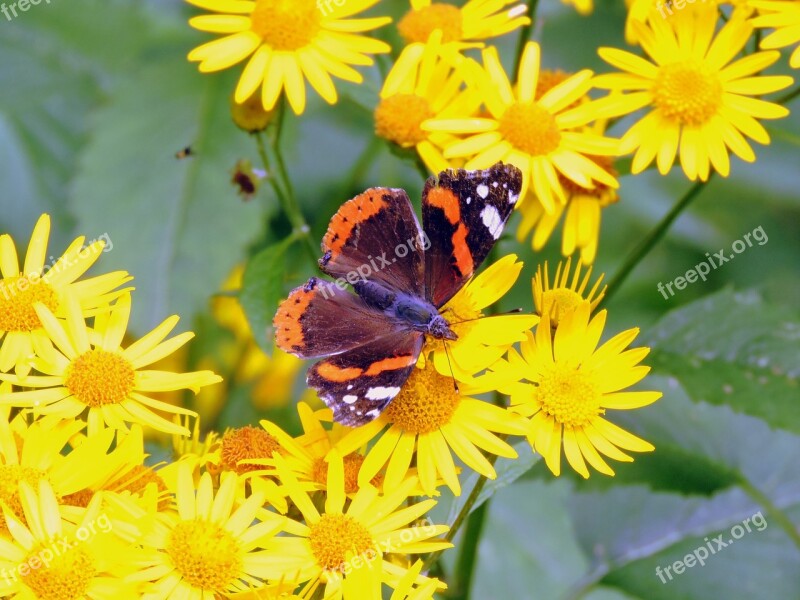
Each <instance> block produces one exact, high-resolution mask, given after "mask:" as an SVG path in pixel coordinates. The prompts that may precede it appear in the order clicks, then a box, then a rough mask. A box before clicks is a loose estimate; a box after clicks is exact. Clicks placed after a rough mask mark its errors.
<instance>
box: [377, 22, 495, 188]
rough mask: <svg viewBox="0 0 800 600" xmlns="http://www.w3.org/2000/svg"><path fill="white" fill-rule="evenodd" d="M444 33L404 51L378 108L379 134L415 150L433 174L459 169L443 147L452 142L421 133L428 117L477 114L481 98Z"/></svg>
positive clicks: (449, 137) (446, 137)
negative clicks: (444, 40)
mask: <svg viewBox="0 0 800 600" xmlns="http://www.w3.org/2000/svg"><path fill="white" fill-rule="evenodd" d="M441 41H442V33H441V31H439V30H437V31H435V32H434V33H433V34H431V38H430V40H428V41H427V43H414V44H410V45H409V46H406V47H405V48H404V49H403V51H402V52H401V54H400V56H399V57H398V59H397V62H395V64H394V66H393V67H392V70H391V71H389V74H388V75H387V76H386V81H385V82H384V84H383V87H382V88H381V92H380V102H379V103H378V106H377V108H376V109H375V134H376V135H377V136H378V137H381V138H383V139H386V140H388V141H389V142H392V143H394V144H397V145H398V146H400V147H401V148H414V149H416V151H417V153H418V154H419V156H420V158H421V159H422V161H423V162H424V163H425V165H426V166H427V167H428V169H429V170H430V171H431V172H432V173H439V172H441V171H445V170H447V169H448V168H454V167H458V166H460V165H458V164H454V163H452V162H449V161H447V160H445V158H444V157H443V156H442V151H441V149H442V147H444V146H445V145H446V144H448V143H450V142H451V141H452V140H453V139H454V137H453V136H452V135H448V134H446V133H440V132H428V131H424V130H423V129H422V128H421V125H422V123H423V122H424V121H426V120H427V119H430V118H448V117H455V116H465V115H467V116H468V115H474V114H477V112H478V109H479V108H480V106H481V104H482V102H483V99H482V97H481V94H480V93H479V92H478V90H477V88H476V87H475V84H474V82H472V81H471V79H470V78H469V77H468V73H467V70H466V69H465V68H464V63H465V61H464V59H463V57H461V56H460V55H457V54H454V53H452V52H446V51H444V50H443V48H442V45H441Z"/></svg>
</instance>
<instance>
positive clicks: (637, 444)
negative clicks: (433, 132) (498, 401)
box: [498, 302, 661, 477]
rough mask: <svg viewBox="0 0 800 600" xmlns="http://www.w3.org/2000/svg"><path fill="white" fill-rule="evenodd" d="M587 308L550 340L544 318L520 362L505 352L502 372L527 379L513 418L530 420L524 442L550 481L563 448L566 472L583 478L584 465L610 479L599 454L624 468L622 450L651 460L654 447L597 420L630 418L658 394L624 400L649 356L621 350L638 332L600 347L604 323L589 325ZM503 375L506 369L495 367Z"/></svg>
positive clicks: (602, 316) (514, 400) (515, 392)
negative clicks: (623, 413)
mask: <svg viewBox="0 0 800 600" xmlns="http://www.w3.org/2000/svg"><path fill="white" fill-rule="evenodd" d="M589 313H590V306H589V303H588V302H584V303H582V304H581V305H580V306H579V307H578V308H577V309H575V310H574V311H573V312H571V313H569V314H567V315H566V316H564V317H563V318H562V320H561V322H560V323H559V326H558V329H557V330H556V331H555V334H554V333H553V330H552V328H551V326H550V319H549V317H548V316H547V314H545V315H544V316H543V317H542V321H541V322H540V323H539V326H538V327H537V329H536V335H535V336H534V335H533V334H529V335H528V339H527V340H525V341H524V342H523V343H522V344H521V347H520V349H521V354H520V353H517V351H516V350H514V349H512V350H510V351H509V362H508V367H509V368H510V370H512V371H515V372H517V373H518V374H520V375H521V376H522V378H524V379H526V380H527V382H521V383H519V384H517V385H516V386H514V387H513V389H512V393H511V405H512V408H511V410H514V411H516V412H518V413H520V414H521V415H523V416H525V417H527V418H529V419H530V421H529V428H528V441H529V442H530V444H531V447H532V448H534V449H535V450H536V451H537V452H538V453H539V454H541V455H542V456H543V457H544V459H545V461H546V463H547V467H548V468H549V469H550V471H552V472H553V474H554V475H560V473H561V447H562V442H563V447H564V454H565V455H566V457H567V461H568V462H569V464H570V466H571V467H572V468H573V469H575V471H576V472H578V473H580V474H581V475H582V476H583V477H589V470H588V469H587V467H586V462H588V463H589V465H591V466H592V467H594V468H595V469H596V470H598V471H599V472H601V473H604V474H606V475H613V474H614V471H613V470H612V469H611V467H609V466H608V464H607V463H606V462H605V460H603V458H602V457H601V456H600V454H599V453H598V450H599V452H600V453H602V454H604V455H606V456H608V457H609V458H613V459H615V460H621V461H625V462H630V461H632V460H633V459H632V458H631V457H630V456H628V455H627V454H625V453H624V452H622V451H621V450H620V448H622V449H625V450H631V451H635V452H649V451H651V450H653V446H652V445H651V444H649V443H648V442H646V441H644V440H642V439H640V438H638V437H636V436H635V435H633V434H631V433H628V432H627V431H625V430H623V429H621V428H620V427H618V426H616V425H614V424H613V423H611V422H610V421H608V420H606V419H605V418H603V415H604V414H605V411H606V409H620V410H630V409H633V408H639V407H641V406H647V405H648V404H651V403H653V402H655V401H656V400H658V399H659V398H660V397H661V392H624V391H622V390H624V389H625V388H627V387H630V386H631V385H633V384H635V383H637V382H638V381H640V380H641V379H643V378H644V377H645V375H647V373H648V372H649V370H650V368H649V367H646V366H643V365H639V363H640V362H641V361H642V360H643V359H644V358H645V356H647V354H648V353H649V352H650V349H649V348H631V349H628V350H625V348H627V346H628V345H629V344H630V343H631V342H632V341H633V339H634V338H635V337H636V335H637V334H638V332H639V330H638V329H629V330H627V331H624V332H622V333H620V334H618V335H616V336H614V337H613V338H611V339H610V340H608V341H607V342H606V343H605V344H603V345H601V346H600V347H598V342H599V341H600V337H601V335H602V333H603V326H604V325H605V320H606V311H604V310H603V311H600V312H599V313H598V314H597V315H595V316H594V317H593V318H592V319H591V320H589ZM498 368H499V369H501V370H502V369H503V368H504V367H498Z"/></svg>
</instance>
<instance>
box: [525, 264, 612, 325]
mask: <svg viewBox="0 0 800 600" xmlns="http://www.w3.org/2000/svg"><path fill="white" fill-rule="evenodd" d="M571 265H572V258H571V257H570V258H568V259H567V262H566V264H564V263H563V262H559V263H558V267H557V268H556V276H555V277H554V278H553V285H552V286H551V285H550V276H549V275H548V273H547V261H545V263H544V272H542V266H541V265H539V267H538V268H537V269H536V275H535V276H534V278H533V282H532V283H533V303H534V305H535V307H536V313H537V314H539V315H540V316H544V315H545V314H546V315H547V316H548V317H549V319H550V323H551V325H552V327H553V329H555V328H556V327H558V323H559V322H560V321H561V319H563V318H564V317H565V316H566V315H568V314H569V313H571V312H573V311H574V310H575V309H576V308H578V307H579V306H580V305H581V304H583V303H584V301H585V302H589V305H590V308H591V310H594V309H595V308H597V305H598V304H600V301H601V300H602V299H603V296H604V295H605V293H606V288H605V287H603V289H600V283H601V282H602V281H603V275H601V276H600V277H599V278H598V279H597V281H595V283H594V285H593V286H592V289H591V290H589V292H588V293H586V295H584V293H585V292H586V286H587V285H588V284H589V278H590V277H591V276H592V267H589V269H588V270H587V271H586V274H585V275H584V277H583V279H582V280H581V267H582V264H581V261H578V264H577V265H576V266H575V273H574V274H573V276H572V282H571V283H570V281H569V273H570V266H571ZM598 290H599V291H598Z"/></svg>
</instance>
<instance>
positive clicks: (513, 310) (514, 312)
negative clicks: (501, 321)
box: [450, 308, 522, 325]
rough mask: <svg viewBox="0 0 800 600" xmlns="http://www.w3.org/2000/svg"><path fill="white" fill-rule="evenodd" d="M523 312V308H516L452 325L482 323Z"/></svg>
mask: <svg viewBox="0 0 800 600" xmlns="http://www.w3.org/2000/svg"><path fill="white" fill-rule="evenodd" d="M521 312H522V309H521V308H514V309H511V310H508V311H506V312H502V313H497V314H494V315H481V316H480V317H475V318H474V319H464V320H463V321H453V322H452V323H450V325H460V324H461V323H470V322H472V321H480V320H481V319H490V318H492V317H505V316H506V315H516V314H519V313H521Z"/></svg>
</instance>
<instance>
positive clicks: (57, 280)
mask: <svg viewBox="0 0 800 600" xmlns="http://www.w3.org/2000/svg"><path fill="white" fill-rule="evenodd" d="M49 237H50V216H49V215H42V216H41V217H40V218H39V221H38V222H37V223H36V226H35V227H34V229H33V234H32V235H31V240H30V242H29V244H28V250H27V252H26V253H25V262H24V264H23V266H22V270H20V267H19V259H18V258H17V249H16V247H15V246H14V241H13V240H12V239H11V236H10V235H7V234H4V235H1V236H0V271H2V279H0V371H2V372H4V373H5V372H6V371H8V370H10V369H11V368H12V367H14V368H15V370H16V373H17V374H18V375H20V376H21V377H22V376H25V375H27V374H28V372H30V370H31V365H30V360H31V358H32V357H33V355H34V353H35V352H38V350H39V348H41V346H42V345H44V344H45V343H46V338H47V334H46V333H45V332H44V330H43V329H42V323H41V321H40V320H39V316H38V315H37V314H36V311H35V310H34V305H35V304H36V303H37V302H41V303H42V304H44V305H45V306H47V307H48V308H49V309H50V310H51V311H52V312H54V313H56V314H57V315H59V316H63V304H64V294H65V293H67V292H70V293H72V294H73V295H75V297H76V298H77V300H78V303H79V305H80V308H81V311H82V313H83V315H84V316H89V315H91V314H94V312H96V310H97V309H98V308H102V307H105V306H107V305H108V304H109V302H111V301H112V300H113V299H114V298H116V297H117V296H119V295H120V294H122V293H124V292H125V291H127V290H119V289H117V288H118V287H119V286H121V285H122V284H124V283H126V282H128V281H130V280H131V279H133V278H132V277H131V276H130V275H128V273H126V272H125V271H115V272H113V273H107V274H105V275H99V276H97V277H90V278H88V279H84V280H83V281H77V280H78V278H80V276H81V275H83V274H84V273H85V272H86V271H87V270H88V269H89V267H91V266H92V265H93V264H94V263H95V262H96V261H97V259H98V258H100V254H101V253H102V252H103V248H104V247H105V246H106V241H105V240H103V239H98V240H97V241H94V242H92V243H90V244H89V245H88V246H86V247H84V242H85V238H84V237H79V238H77V239H75V241H73V242H72V243H71V244H70V245H69V247H68V248H67V249H66V250H65V251H64V254H63V255H62V256H60V257H59V258H58V260H55V261H54V260H53V257H52V256H51V257H50V258H49V262H48V263H47V264H45V260H46V259H47V240H48V238H49ZM128 289H130V288H128Z"/></svg>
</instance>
